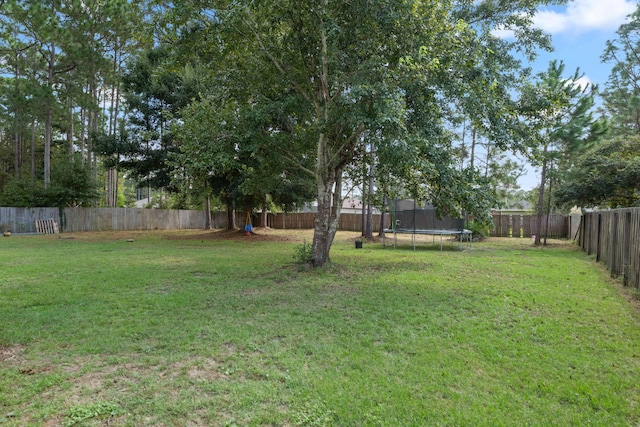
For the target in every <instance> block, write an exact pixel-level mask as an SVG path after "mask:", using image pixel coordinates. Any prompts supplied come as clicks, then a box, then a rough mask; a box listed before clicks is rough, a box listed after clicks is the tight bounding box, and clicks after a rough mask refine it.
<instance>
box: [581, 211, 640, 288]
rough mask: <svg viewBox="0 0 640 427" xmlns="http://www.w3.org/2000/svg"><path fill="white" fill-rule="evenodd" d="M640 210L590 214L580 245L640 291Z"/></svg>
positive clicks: (582, 228)
mask: <svg viewBox="0 0 640 427" xmlns="http://www.w3.org/2000/svg"><path fill="white" fill-rule="evenodd" d="M639 237H640V208H626V209H616V210H611V211H600V212H588V213H585V214H584V215H583V217H582V222H581V224H580V232H579V239H578V243H579V244H580V246H581V247H582V249H583V250H584V251H585V252H586V253H587V254H589V255H593V254H595V256H596V261H598V262H601V263H603V264H604V265H606V266H607V268H608V269H609V270H610V271H611V276H612V277H620V276H622V279H623V282H624V284H625V285H627V286H632V287H634V288H636V289H640V239H639Z"/></svg>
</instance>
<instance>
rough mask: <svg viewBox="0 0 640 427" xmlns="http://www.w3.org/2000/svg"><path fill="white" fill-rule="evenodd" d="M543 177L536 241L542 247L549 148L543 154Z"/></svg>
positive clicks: (539, 198)
mask: <svg viewBox="0 0 640 427" xmlns="http://www.w3.org/2000/svg"><path fill="white" fill-rule="evenodd" d="M542 155H543V159H542V173H541V175H542V177H541V178H540V189H539V192H538V217H537V218H536V239H535V245H536V246H540V233H541V232H542V211H543V208H544V183H545V180H546V179H547V146H546V145H545V146H544V151H543V152H542Z"/></svg>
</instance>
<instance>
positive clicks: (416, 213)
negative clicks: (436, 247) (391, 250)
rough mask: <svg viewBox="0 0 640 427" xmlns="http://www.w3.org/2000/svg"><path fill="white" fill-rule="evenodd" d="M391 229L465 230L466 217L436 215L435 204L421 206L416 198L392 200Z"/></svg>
mask: <svg viewBox="0 0 640 427" xmlns="http://www.w3.org/2000/svg"><path fill="white" fill-rule="evenodd" d="M388 206H389V212H390V213H391V230H394V229H395V230H397V231H400V230H405V231H418V230H434V231H435V230H452V231H454V230H456V231H463V230H464V218H452V217H443V218H438V217H437V216H436V210H435V208H434V207H433V206H430V205H423V206H420V205H418V204H417V203H416V201H415V200H410V199H409V200H390V201H389V205H388Z"/></svg>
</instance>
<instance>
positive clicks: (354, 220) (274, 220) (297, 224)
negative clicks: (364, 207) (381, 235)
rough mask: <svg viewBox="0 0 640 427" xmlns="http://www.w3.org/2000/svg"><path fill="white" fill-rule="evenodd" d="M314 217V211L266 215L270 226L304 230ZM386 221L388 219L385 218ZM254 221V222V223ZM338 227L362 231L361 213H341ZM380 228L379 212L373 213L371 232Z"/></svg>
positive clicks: (310, 226)
mask: <svg viewBox="0 0 640 427" xmlns="http://www.w3.org/2000/svg"><path fill="white" fill-rule="evenodd" d="M258 216H259V215H258ZM315 218H316V214H315V213H314V212H303V213H279V214H272V213H270V214H269V215H268V216H267V225H268V226H269V227H271V228H280V229H290V230H304V229H311V228H313V222H314V220H315ZM387 222H389V220H388V219H387ZM255 224H256V223H254V225H255ZM338 229H339V230H343V231H362V214H351V213H343V214H341V215H340V220H339V222H338ZM379 230H380V214H374V215H373V232H378V231H379Z"/></svg>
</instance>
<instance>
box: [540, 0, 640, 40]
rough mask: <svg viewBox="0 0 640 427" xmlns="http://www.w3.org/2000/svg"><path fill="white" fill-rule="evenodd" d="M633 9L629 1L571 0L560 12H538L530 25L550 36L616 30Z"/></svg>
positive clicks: (556, 10)
mask: <svg viewBox="0 0 640 427" xmlns="http://www.w3.org/2000/svg"><path fill="white" fill-rule="evenodd" d="M636 6H637V3H636V2H635V1H632V0H574V1H572V2H570V3H569V4H568V5H567V7H566V9H565V10H564V11H562V12H560V11H558V9H557V8H556V9H546V10H542V11H540V12H539V13H538V14H537V15H536V16H535V18H534V22H535V24H536V26H537V27H539V28H542V29H543V30H545V31H547V32H549V33H551V34H557V33H561V32H571V33H582V32H586V31H593V30H605V31H610V30H617V29H618V27H619V26H620V25H621V24H623V23H624V22H625V21H626V18H627V15H629V14H630V13H633V12H634V11H635V9H636Z"/></svg>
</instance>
